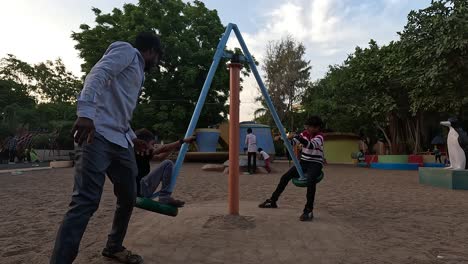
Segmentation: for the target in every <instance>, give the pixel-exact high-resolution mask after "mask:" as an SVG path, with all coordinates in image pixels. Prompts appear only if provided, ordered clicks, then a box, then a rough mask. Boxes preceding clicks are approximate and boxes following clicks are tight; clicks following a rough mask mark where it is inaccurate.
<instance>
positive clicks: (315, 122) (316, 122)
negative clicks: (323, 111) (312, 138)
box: [305, 116, 323, 128]
mask: <svg viewBox="0 0 468 264" xmlns="http://www.w3.org/2000/svg"><path fill="white" fill-rule="evenodd" d="M305 125H307V126H312V127H318V128H323V121H322V119H321V118H320V117H319V116H310V117H309V118H307V121H306V123H305Z"/></svg>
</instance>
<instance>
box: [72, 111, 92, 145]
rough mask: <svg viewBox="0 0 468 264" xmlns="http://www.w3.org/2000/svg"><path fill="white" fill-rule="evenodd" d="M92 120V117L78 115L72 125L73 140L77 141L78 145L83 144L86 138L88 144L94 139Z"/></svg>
mask: <svg viewBox="0 0 468 264" xmlns="http://www.w3.org/2000/svg"><path fill="white" fill-rule="evenodd" d="M94 131H95V128H94V122H93V120H92V119H89V118H86V117H78V118H77V119H76V121H75V124H74V125H73V128H72V130H71V133H72V135H73V138H74V139H75V142H76V143H78V145H79V146H81V145H82V144H83V142H84V141H85V140H86V142H87V143H88V144H91V143H92V142H93V139H94Z"/></svg>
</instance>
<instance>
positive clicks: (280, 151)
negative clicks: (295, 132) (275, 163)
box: [273, 140, 286, 157]
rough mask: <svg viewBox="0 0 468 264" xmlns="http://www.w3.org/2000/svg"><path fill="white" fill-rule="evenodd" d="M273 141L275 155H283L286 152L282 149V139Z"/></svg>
mask: <svg viewBox="0 0 468 264" xmlns="http://www.w3.org/2000/svg"><path fill="white" fill-rule="evenodd" d="M273 143H274V145H275V152H276V156H277V157H284V155H285V154H286V152H285V150H284V144H283V141H282V140H277V141H274V142H273Z"/></svg>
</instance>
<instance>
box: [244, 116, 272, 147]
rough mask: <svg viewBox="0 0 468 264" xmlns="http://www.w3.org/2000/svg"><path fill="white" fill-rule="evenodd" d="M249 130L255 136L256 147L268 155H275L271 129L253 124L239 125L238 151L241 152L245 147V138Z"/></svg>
mask: <svg viewBox="0 0 468 264" xmlns="http://www.w3.org/2000/svg"><path fill="white" fill-rule="evenodd" d="M248 128H251V129H252V130H253V133H254V134H255V136H257V147H259V148H262V149H263V150H264V151H265V152H266V153H268V154H270V155H274V154H275V146H274V144H273V137H272V135H271V128H270V126H267V125H262V124H256V123H253V122H242V123H240V145H239V150H240V151H243V149H244V147H245V144H244V143H245V142H244V140H245V136H246V135H247V129H248Z"/></svg>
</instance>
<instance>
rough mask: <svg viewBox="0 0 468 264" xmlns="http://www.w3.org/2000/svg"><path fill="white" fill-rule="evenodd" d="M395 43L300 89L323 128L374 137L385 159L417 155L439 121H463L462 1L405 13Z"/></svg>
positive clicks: (466, 70) (467, 93)
mask: <svg viewBox="0 0 468 264" xmlns="http://www.w3.org/2000/svg"><path fill="white" fill-rule="evenodd" d="M398 34H399V35H400V40H398V41H393V42H391V43H389V44H388V45H384V46H379V45H378V44H377V43H376V42H375V41H374V40H371V41H370V42H369V46H368V47H366V48H361V47H357V48H356V49H355V51H354V53H353V54H351V55H349V57H348V58H347V59H346V60H345V61H344V62H343V64H341V65H334V66H330V68H329V71H328V72H327V74H326V76H325V77H324V78H322V79H320V80H318V81H317V82H315V83H314V84H313V85H312V87H311V88H310V89H308V90H307V92H306V96H305V99H304V100H303V102H302V103H303V105H304V107H305V109H306V110H307V111H308V112H316V113H319V114H321V115H323V116H324V117H325V119H326V120H328V125H329V128H332V129H334V130H339V131H344V132H346V131H349V132H356V133H361V134H367V135H377V137H379V138H382V139H385V141H387V143H388V144H389V147H390V152H392V153H401V152H418V151H421V149H422V147H423V145H424V146H428V142H430V140H431V137H433V136H434V135H436V134H438V133H440V130H439V128H438V127H439V125H438V122H439V121H440V119H441V118H447V117H448V116H451V115H454V116H460V117H462V118H463V117H466V112H467V110H468V109H467V106H468V99H467V98H468V2H466V1H463V0H439V1H433V2H432V3H431V5H430V6H429V7H427V8H425V9H421V10H418V11H411V12H410V13H409V15H408V23H407V25H406V26H405V27H404V29H403V31H402V32H399V33H398Z"/></svg>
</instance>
